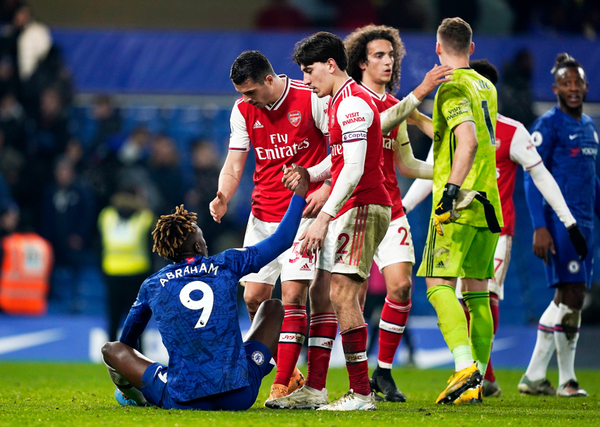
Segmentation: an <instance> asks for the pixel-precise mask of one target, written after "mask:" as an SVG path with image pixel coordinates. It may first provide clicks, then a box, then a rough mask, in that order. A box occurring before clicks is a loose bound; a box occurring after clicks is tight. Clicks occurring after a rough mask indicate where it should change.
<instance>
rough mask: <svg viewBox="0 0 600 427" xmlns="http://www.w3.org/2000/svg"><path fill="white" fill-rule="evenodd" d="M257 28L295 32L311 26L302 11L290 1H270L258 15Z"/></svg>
mask: <svg viewBox="0 0 600 427" xmlns="http://www.w3.org/2000/svg"><path fill="white" fill-rule="evenodd" d="M255 21H256V28H260V29H263V30H293V29H298V28H306V27H309V26H310V23H309V21H308V18H307V17H306V16H305V15H304V14H303V13H302V10H301V9H299V8H297V7H296V6H294V5H293V4H291V3H290V2H289V1H288V0H270V1H269V2H268V3H267V4H266V5H265V6H264V7H263V8H262V9H260V10H259V11H258V14H257V15H256V19H255Z"/></svg>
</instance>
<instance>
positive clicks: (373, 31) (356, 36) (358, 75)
mask: <svg viewBox="0 0 600 427" xmlns="http://www.w3.org/2000/svg"><path fill="white" fill-rule="evenodd" d="M373 40H387V41H389V42H390V43H391V44H392V49H394V65H393V66H392V78H391V79H390V81H389V82H388V83H387V84H386V85H385V88H386V89H387V90H388V92H390V93H395V92H396V91H397V90H398V89H399V88H400V65H401V63H402V58H404V55H406V49H405V48H404V43H402V39H401V38H400V34H399V33H398V30H397V29H395V28H392V27H388V26H386V25H367V26H366V27H362V28H359V29H357V30H356V31H354V32H353V33H352V34H350V35H349V36H348V37H346V39H345V40H344V45H345V46H346V51H347V52H348V69H347V71H348V74H349V75H350V77H352V78H353V79H354V80H356V81H357V82H361V81H362V72H363V70H361V69H360V63H361V62H365V63H366V62H368V61H369V59H368V57H367V55H368V53H369V52H368V49H367V45H368V44H369V43H370V42H372V41H373Z"/></svg>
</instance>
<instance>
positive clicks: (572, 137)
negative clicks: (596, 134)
mask: <svg viewBox="0 0 600 427" xmlns="http://www.w3.org/2000/svg"><path fill="white" fill-rule="evenodd" d="M575 138H577V134H575V135H569V139H570V140H571V141H572V140H574V139H575Z"/></svg>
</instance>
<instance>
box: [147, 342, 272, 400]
mask: <svg viewBox="0 0 600 427" xmlns="http://www.w3.org/2000/svg"><path fill="white" fill-rule="evenodd" d="M243 347H244V350H246V359H247V361H248V381H249V382H250V385H248V386H246V387H242V388H238V389H236V390H231V391H227V392H225V393H219V394H213V395H210V396H205V397H201V398H199V399H194V400H190V401H189V402H175V401H174V400H173V399H171V396H170V395H169V389H168V388H167V383H166V382H164V380H163V379H166V378H167V376H166V375H165V374H166V372H167V371H168V368H167V367H166V366H164V365H162V364H160V363H153V364H152V365H150V366H148V368H147V369H146V371H145V372H144V375H142V382H144V384H146V385H144V386H142V393H143V394H144V397H145V398H146V400H147V401H148V402H150V403H152V404H153V405H155V406H158V407H160V408H164V409H196V410H201V411H216V410H225V411H243V410H246V409H248V408H250V407H251V406H252V405H254V402H256V396H258V390H259V389H260V383H261V381H262V379H263V377H265V376H266V375H268V374H269V373H270V372H271V370H272V369H273V365H272V364H271V363H269V362H270V360H271V352H270V351H269V349H268V348H267V346H266V345H264V344H263V343H261V342H259V341H246V342H245V343H244V344H243ZM190 381H193V379H191V378H190Z"/></svg>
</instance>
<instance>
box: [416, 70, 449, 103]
mask: <svg viewBox="0 0 600 427" xmlns="http://www.w3.org/2000/svg"><path fill="white" fill-rule="evenodd" d="M453 72H454V70H453V69H452V67H450V66H448V65H437V64H436V65H434V66H433V68H432V69H431V70H429V71H428V72H427V74H425V78H424V79H423V81H422V82H421V84H420V85H419V86H417V87H416V89H415V90H413V94H414V95H415V96H416V97H417V99H418V100H419V101H423V99H425V97H426V96H427V95H429V94H430V93H431V92H432V91H433V90H434V89H435V88H436V87H438V86H439V85H440V84H442V83H444V82H448V81H450V80H452V73H453Z"/></svg>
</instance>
